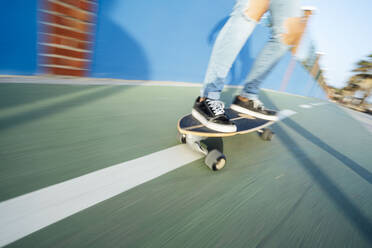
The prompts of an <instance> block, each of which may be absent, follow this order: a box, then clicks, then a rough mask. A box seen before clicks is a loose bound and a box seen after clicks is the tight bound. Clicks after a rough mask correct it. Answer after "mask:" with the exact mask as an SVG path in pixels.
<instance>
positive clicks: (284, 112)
mask: <svg viewBox="0 0 372 248" xmlns="http://www.w3.org/2000/svg"><path fill="white" fill-rule="evenodd" d="M294 114H297V112H295V111H293V110H290V109H284V110H282V111H280V112H279V113H278V119H279V121H280V120H283V119H285V118H287V117H290V116H291V115H294Z"/></svg>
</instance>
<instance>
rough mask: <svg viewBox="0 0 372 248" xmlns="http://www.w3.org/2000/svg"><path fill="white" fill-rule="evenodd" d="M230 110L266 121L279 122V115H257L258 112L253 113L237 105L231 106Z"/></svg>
mask: <svg viewBox="0 0 372 248" xmlns="http://www.w3.org/2000/svg"><path fill="white" fill-rule="evenodd" d="M230 108H231V109H232V110H235V111H236V112H239V113H243V114H246V115H251V116H253V117H256V118H259V119H264V120H268V121H277V120H278V116H277V115H264V114H261V113H257V112H254V111H251V110H249V109H246V108H243V107H240V106H239V105H236V104H231V106H230Z"/></svg>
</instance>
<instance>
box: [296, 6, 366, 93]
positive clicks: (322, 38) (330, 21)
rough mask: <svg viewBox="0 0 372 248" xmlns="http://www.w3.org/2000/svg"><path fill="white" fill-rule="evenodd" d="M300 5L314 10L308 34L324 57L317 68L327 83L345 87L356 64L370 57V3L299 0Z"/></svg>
mask: <svg viewBox="0 0 372 248" xmlns="http://www.w3.org/2000/svg"><path fill="white" fill-rule="evenodd" d="M301 5H302V6H314V7H316V8H317V11H316V13H315V15H314V16H312V19H311V21H310V23H309V27H308V33H309V35H310V36H311V38H312V39H313V40H314V42H315V45H316V47H317V50H319V51H321V52H324V53H325V54H324V55H323V58H322V59H321V61H320V64H321V66H322V67H323V68H326V74H325V75H326V78H327V83H328V84H330V85H333V86H336V87H342V86H344V85H345V82H346V81H347V79H348V78H349V77H350V75H352V73H351V70H352V69H353V68H354V66H355V63H356V62H357V61H359V60H360V59H362V58H364V57H365V56H366V55H368V54H370V53H372V0H354V1H352V0H338V1H336V0H328V1H326V0H301Z"/></svg>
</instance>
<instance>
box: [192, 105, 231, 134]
mask: <svg viewBox="0 0 372 248" xmlns="http://www.w3.org/2000/svg"><path fill="white" fill-rule="evenodd" d="M191 115H192V116H193V117H194V118H195V119H197V120H198V121H200V123H201V124H203V125H204V126H206V127H207V128H209V129H212V130H214V131H218V132H223V133H233V132H236V126H235V125H221V124H216V123H213V122H209V121H208V120H207V119H206V118H205V117H204V116H203V115H201V114H200V113H199V112H198V111H196V110H195V109H193V110H192V111H191Z"/></svg>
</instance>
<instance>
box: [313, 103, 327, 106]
mask: <svg viewBox="0 0 372 248" xmlns="http://www.w3.org/2000/svg"><path fill="white" fill-rule="evenodd" d="M310 104H311V105H313V106H321V105H325V104H328V103H326V102H317V103H310Z"/></svg>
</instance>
